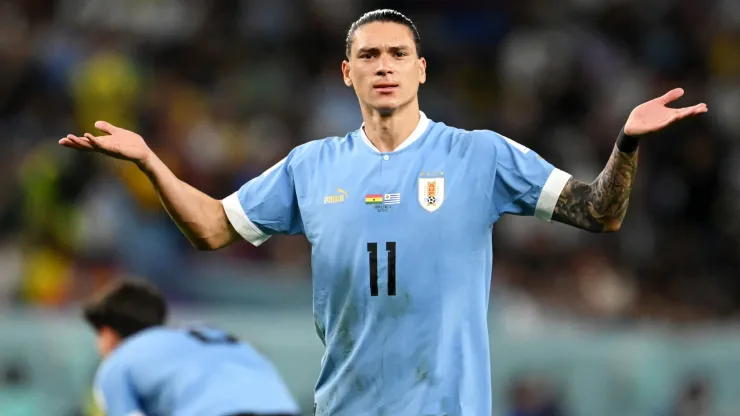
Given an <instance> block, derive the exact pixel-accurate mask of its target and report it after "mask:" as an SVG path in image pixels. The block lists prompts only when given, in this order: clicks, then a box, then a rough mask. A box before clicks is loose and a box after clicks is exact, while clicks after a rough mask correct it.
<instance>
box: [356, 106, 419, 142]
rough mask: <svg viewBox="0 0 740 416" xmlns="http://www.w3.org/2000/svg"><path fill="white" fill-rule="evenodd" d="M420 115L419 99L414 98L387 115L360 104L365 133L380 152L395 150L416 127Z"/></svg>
mask: <svg viewBox="0 0 740 416" xmlns="http://www.w3.org/2000/svg"><path fill="white" fill-rule="evenodd" d="M420 116H421V115H420V114H419V101H418V100H416V99H414V100H413V101H412V102H410V103H408V104H406V105H404V106H401V107H399V108H397V109H396V110H395V111H393V112H392V113H390V114H387V115H386V114H381V113H380V112H379V111H378V110H376V109H373V108H370V107H368V106H365V105H363V106H362V119H363V121H364V122H365V135H367V138H368V139H369V140H370V143H372V144H373V145H374V146H375V147H376V148H377V149H378V150H379V151H381V152H392V151H394V150H396V149H397V148H398V146H400V145H401V143H403V142H404V140H406V139H407V138H408V137H409V136H411V133H412V132H413V131H414V129H416V126H417V125H418V124H419V118H420Z"/></svg>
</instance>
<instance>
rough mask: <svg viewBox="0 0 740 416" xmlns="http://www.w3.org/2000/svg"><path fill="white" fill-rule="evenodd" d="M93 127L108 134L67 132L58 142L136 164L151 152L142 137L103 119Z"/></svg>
mask: <svg viewBox="0 0 740 416" xmlns="http://www.w3.org/2000/svg"><path fill="white" fill-rule="evenodd" d="M95 127H96V128H97V129H98V130H100V131H102V132H103V133H107V134H108V135H106V136H93V135H92V134H90V133H85V135H84V136H82V137H78V136H75V135H74V134H68V135H67V137H65V138H63V139H61V140H59V144H61V145H62V146H65V147H70V148H72V149H77V150H84V151H92V152H99V153H103V154H105V155H108V156H111V157H115V158H116V159H123V160H130V161H132V162H134V163H137V164H142V163H145V162H146V160H147V159H148V158H149V156H150V155H151V154H152V151H151V149H149V146H147V144H146V142H145V141H144V139H142V138H141V136H139V135H138V134H136V133H134V132H132V131H128V130H126V129H122V128H120V127H116V126H114V125H112V124H110V123H107V122H105V121H98V122H96V123H95Z"/></svg>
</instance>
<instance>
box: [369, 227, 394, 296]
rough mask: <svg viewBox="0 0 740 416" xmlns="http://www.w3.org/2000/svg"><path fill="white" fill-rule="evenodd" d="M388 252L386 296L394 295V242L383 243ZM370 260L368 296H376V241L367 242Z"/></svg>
mask: <svg viewBox="0 0 740 416" xmlns="http://www.w3.org/2000/svg"><path fill="white" fill-rule="evenodd" d="M385 251H387V252H388V296H396V242H395V241H388V242H386V243H385ZM367 253H368V258H369V260H370V296H378V243H367Z"/></svg>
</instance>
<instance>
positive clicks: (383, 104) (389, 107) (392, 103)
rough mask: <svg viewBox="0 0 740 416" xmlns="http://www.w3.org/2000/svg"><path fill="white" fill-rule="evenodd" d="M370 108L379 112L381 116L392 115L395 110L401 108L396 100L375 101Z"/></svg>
mask: <svg viewBox="0 0 740 416" xmlns="http://www.w3.org/2000/svg"><path fill="white" fill-rule="evenodd" d="M372 107H373V108H374V109H375V111H377V112H379V113H380V115H381V116H389V115H392V114H393V113H394V112H395V111H396V110H398V109H399V108H400V107H401V104H399V102H398V100H396V99H392V100H382V99H381V100H376V101H375V102H374V103H373V104H372Z"/></svg>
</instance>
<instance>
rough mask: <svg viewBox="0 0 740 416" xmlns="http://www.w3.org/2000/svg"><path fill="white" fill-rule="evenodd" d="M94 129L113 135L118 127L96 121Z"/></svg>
mask: <svg viewBox="0 0 740 416" xmlns="http://www.w3.org/2000/svg"><path fill="white" fill-rule="evenodd" d="M95 128H96V129H98V130H100V131H102V132H105V133H108V134H113V133H115V132H116V131H118V130H119V128H118V127H116V126H114V125H112V124H110V123H108V122H107V121H96V122H95Z"/></svg>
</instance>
